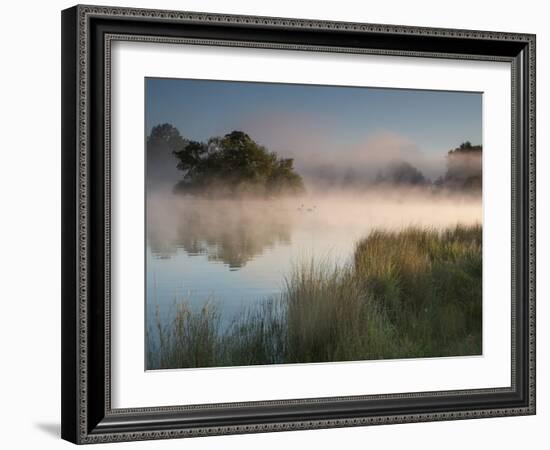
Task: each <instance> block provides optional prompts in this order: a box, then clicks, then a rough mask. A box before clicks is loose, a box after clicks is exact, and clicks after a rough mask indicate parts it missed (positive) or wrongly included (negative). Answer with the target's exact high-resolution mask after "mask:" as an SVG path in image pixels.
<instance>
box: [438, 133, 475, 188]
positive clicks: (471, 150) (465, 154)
mask: <svg viewBox="0 0 550 450" xmlns="http://www.w3.org/2000/svg"><path fill="white" fill-rule="evenodd" d="M481 158H482V147H481V145H472V144H471V142H469V141H466V142H463V143H462V144H460V145H459V146H458V147H457V148H455V149H453V150H449V152H448V153H447V171H446V173H445V176H444V177H443V185H444V186H445V187H447V188H450V189H460V190H469V191H472V190H481V183H482V173H481Z"/></svg>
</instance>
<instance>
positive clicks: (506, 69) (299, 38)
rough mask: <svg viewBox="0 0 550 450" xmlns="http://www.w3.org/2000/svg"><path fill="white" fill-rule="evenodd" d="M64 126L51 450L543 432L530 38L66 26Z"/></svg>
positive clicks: (189, 21)
mask: <svg viewBox="0 0 550 450" xmlns="http://www.w3.org/2000/svg"><path fill="white" fill-rule="evenodd" d="M464 25H465V27H467V24H464ZM62 110H63V112H62V123H63V125H62V177H63V180H62V191H63V194H62V195H63V198H62V210H63V217H62V226H63V239H62V245H63V248H62V259H63V263H62V276H63V280H62V437H63V438H64V439H67V440H69V441H72V442H75V443H79V444H83V443H96V442H110V441H132V440H142V439H165V438H176V437H192V436H206V435H219V434H231V433H251V432H268V431H284V430H299V429H312V428H328V427H346V426H362V425H375V424H390V423H403V422H422V421H439V420H452V419H471V418H485V417H495V416H510V415H528V414H534V413H535V36H534V35H532V34H515V33H508V32H487V31H470V30H451V29H434V28H420V27H405V26H395V25H376V24H365V23H344V22H329V21H314V20H303V19H283V18H270V17H251V16H231V15H216V14H204V13H191V12H179V11H157V10H144V9H127V8H114V7H99V6H75V7H73V8H70V9H67V10H64V11H63V12H62Z"/></svg>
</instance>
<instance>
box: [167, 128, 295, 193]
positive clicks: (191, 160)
mask: <svg viewBox="0 0 550 450" xmlns="http://www.w3.org/2000/svg"><path fill="white" fill-rule="evenodd" d="M174 155H175V156H176V158H177V161H178V164H177V168H178V169H179V170H180V171H182V172H183V179H182V180H181V181H180V182H179V183H178V184H177V185H176V188H175V190H176V192H183V193H207V194H215V195H223V194H227V195H233V194H247V193H250V194H265V195H277V194H282V193H300V192H302V191H303V190H304V184H303V181H302V177H301V176H300V175H299V174H297V173H296V172H295V171H294V167H293V164H294V161H293V159H290V158H280V157H278V155H277V154H276V153H275V152H270V151H268V150H267V149H266V148H265V147H263V146H261V145H259V144H257V143H256V142H255V141H254V140H252V139H251V138H250V136H248V135H247V134H246V133H243V132H242V131H233V132H231V133H229V134H226V135H225V136H224V137H223V138H220V137H214V138H210V139H209V140H208V142H206V143H204V142H197V141H190V142H188V143H187V144H186V145H185V146H184V147H183V148H182V149H180V150H177V151H175V152H174Z"/></svg>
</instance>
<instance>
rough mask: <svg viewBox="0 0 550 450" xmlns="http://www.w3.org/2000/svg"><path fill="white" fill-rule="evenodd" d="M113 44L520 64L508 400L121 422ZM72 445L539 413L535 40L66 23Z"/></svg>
mask: <svg viewBox="0 0 550 450" xmlns="http://www.w3.org/2000/svg"><path fill="white" fill-rule="evenodd" d="M114 40H127V41H130V40H131V41H146V42H158V43H187V44H194V45H219V46H220V45H221V46H242V47H255V48H266V49H272V48H276V49H289V50H303V51H323V52H347V53H364V54H383V55H396V56H411V57H432V58H433V57H437V58H452V59H478V60H490V61H507V62H510V63H511V65H512V159H513V161H512V342H511V349H512V385H511V386H510V387H509V388H495V389H477V390H468V391H464V390H459V391H445V392H444V391H438V392H422V393H410V394H392V395H374V396H355V397H329V398H316V399H291V400H278V401H266V402H247V403H229V404H215V405H189V406H173V407H155V408H136V409H112V408H111V402H110V367H111V366H110V63H111V59H110V48H111V42H113V41H114ZM62 123H63V125H62V192H63V193H62V235H63V239H62V437H63V438H64V439H67V440H69V441H72V442H75V443H79V444H83V443H98V442H111V441H130V440H143V439H162V438H173V437H191V436H206V435H219V434H238V433H250V432H271V431H285V430H297V429H313V428H329V427H346V426H360V425H372V424H389V423H404V422H423V421H439V420H452V419H468V418H480V417H498V416H510V415H528V414H535V36H534V35H530V34H515V33H500V32H487V31H470V30H450V29H441V28H425V27H405V26H396V25H378V24H362V23H347V22H331V21H317V20H304V19H285V18H271V17H255V16H234V15H219V14H204V13H194V12H178V11H158V10H148V9H129V8H114V7H98V6H81V5H79V6H75V7H73V8H70V9H67V10H65V11H63V13H62Z"/></svg>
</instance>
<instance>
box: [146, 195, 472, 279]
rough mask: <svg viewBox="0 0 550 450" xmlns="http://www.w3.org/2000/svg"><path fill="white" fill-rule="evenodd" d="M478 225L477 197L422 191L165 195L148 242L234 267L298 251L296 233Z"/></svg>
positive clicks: (152, 204) (159, 253) (153, 206)
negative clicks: (280, 250)
mask: <svg viewBox="0 0 550 450" xmlns="http://www.w3.org/2000/svg"><path fill="white" fill-rule="evenodd" d="M481 222H482V203H481V197H480V196H479V195H469V194H465V193H457V192H452V191H443V190H437V191H430V190H429V189H426V188H424V187H418V188H414V187H407V188H397V187H384V186H378V187H373V188H372V189H369V190H368V191H364V190H353V189H345V190H344V189H342V190H334V189H333V190H331V191H325V190H320V191H311V190H310V191H308V193H307V194H304V195H301V196H293V197H277V198H274V199H265V198H240V199H229V198H222V199H215V198H204V197H194V196H190V195H187V196H182V195H177V194H172V193H170V192H169V191H168V192H167V191H165V190H155V191H152V192H151V191H150V192H149V193H148V195H147V238H148V243H149V246H150V248H151V251H152V253H153V254H154V255H155V256H156V257H160V258H169V257H170V256H172V255H174V254H175V253H176V252H177V251H178V249H180V250H183V251H185V252H186V253H187V254H189V255H201V254H202V255H207V256H208V259H209V260H211V261H219V262H223V263H225V264H228V265H229V266H230V268H234V269H236V268H239V267H242V266H244V265H245V264H246V263H247V262H248V261H250V260H251V259H254V258H255V257H257V256H258V255H261V254H262V253H263V252H264V251H265V250H266V249H271V248H273V247H275V246H279V245H291V244H292V245H294V244H293V239H295V237H296V236H298V235H299V238H296V239H302V240H307V239H306V237H307V236H308V235H315V236H326V239H328V240H334V241H337V240H339V239H340V237H341V236H342V237H344V238H346V239H348V238H349V236H355V237H356V238H361V237H364V236H366V235H367V234H368V233H369V232H370V231H371V230H373V229H391V230H399V229H401V228H404V227H408V226H418V227H427V228H436V229H441V228H445V227H449V226H454V225H456V224H474V223H481ZM327 244H330V243H327ZM334 245H337V243H336V242H335V243H334Z"/></svg>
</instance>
